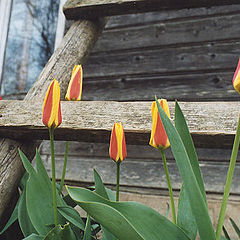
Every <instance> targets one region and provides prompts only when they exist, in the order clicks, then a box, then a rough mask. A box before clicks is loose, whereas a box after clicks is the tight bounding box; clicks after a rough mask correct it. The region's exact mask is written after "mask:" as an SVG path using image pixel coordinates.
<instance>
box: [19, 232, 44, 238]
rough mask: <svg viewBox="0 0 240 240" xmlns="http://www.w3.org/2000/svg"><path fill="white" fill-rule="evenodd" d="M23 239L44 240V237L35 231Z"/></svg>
mask: <svg viewBox="0 0 240 240" xmlns="http://www.w3.org/2000/svg"><path fill="white" fill-rule="evenodd" d="M23 240H43V238H42V237H41V236H39V235H37V234H35V233H33V234H31V235H29V236H28V237H26V238H24V239H23Z"/></svg>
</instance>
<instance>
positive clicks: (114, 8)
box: [63, 0, 239, 19]
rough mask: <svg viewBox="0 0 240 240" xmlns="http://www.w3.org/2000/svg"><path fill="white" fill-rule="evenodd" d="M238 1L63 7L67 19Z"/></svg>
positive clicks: (107, 0)
mask: <svg viewBox="0 0 240 240" xmlns="http://www.w3.org/2000/svg"><path fill="white" fill-rule="evenodd" d="M237 3H239V1H238V0H218V1H210V0H191V1H189V0H182V1H180V2H179V1H178V0H121V1H119V0H68V1H67V2H66V4H65V5H64V7H63V12H64V14H65V16H66V18H67V19H83V18H96V17H100V16H112V15H121V14H129V13H139V12H147V11H160V10H169V9H171V10H176V9H183V8H196V7H211V6H220V5H231V4H237Z"/></svg>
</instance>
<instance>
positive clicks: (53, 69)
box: [0, 20, 106, 218]
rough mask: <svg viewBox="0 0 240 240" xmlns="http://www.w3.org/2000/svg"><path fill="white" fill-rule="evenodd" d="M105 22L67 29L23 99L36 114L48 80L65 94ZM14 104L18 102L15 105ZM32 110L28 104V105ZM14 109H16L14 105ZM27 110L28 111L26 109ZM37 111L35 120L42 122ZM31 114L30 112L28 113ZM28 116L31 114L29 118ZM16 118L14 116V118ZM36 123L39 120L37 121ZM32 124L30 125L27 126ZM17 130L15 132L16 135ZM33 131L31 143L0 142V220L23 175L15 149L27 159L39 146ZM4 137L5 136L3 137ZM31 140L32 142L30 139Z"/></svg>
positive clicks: (29, 134) (75, 25) (30, 157)
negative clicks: (35, 105) (55, 82)
mask: <svg viewBox="0 0 240 240" xmlns="http://www.w3.org/2000/svg"><path fill="white" fill-rule="evenodd" d="M105 22H106V20H95V21H78V22H76V23H75V24H73V26H72V27H71V28H70V30H69V31H68V33H67V34H66V36H65V38H64V39H63V41H62V43H61V44H60V47H59V48H58V49H57V51H55V53H54V54H53V56H52V57H51V59H50V60H49V62H48V64H47V65H46V67H45V68H44V69H43V71H42V73H41V74H40V76H39V78H38V80H37V81H36V83H35V84H34V85H33V87H32V88H31V90H30V91H29V93H28V94H27V96H26V98H25V100H32V101H33V102H35V103H38V104H39V109H38V111H40V112H41V110H40V109H41V105H42V101H43V99H44V96H45V93H46V90H47V88H48V85H49V83H50V81H51V80H52V79H53V78H56V79H57V80H59V81H60V82H61V91H62V95H61V96H63V95H64V93H65V92H66V88H67V85H68V81H69V80H70V79H69V78H70V76H71V71H72V68H73V66H74V65H75V64H81V63H83V62H84V61H85V59H86V57H87V56H88V55H89V53H90V51H91V49H92V47H93V45H94V43H95V42H96V40H97V38H98V36H99V34H100V33H101V31H102V29H103V27H104V25H105ZM22 103H23V105H28V101H23V102H22ZM15 104H17V102H15ZM28 106H29V107H31V104H30V105H28ZM16 107H17V106H16ZM29 110H30V109H29ZM40 112H39V115H38V117H39V118H40V119H41V114H40ZM31 114H32V115H34V114H33V112H32V113H31ZM31 114H30V115H31ZM15 118H18V117H16V115H15ZM38 120H39V119H38ZM30 125H31V124H30ZM18 131H19V129H16V132H18ZM32 134H33V132H31V131H29V132H28V136H29V137H28V140H31V142H24V141H23V139H22V140H21V142H18V141H13V140H8V139H2V140H1V144H0V203H1V204H0V218H1V217H2V214H3V212H4V209H5V207H6V206H7V203H8V202H9V201H10V199H11V196H12V194H14V191H15V190H16V188H17V185H18V183H19V180H20V178H21V176H22V174H23V172H24V170H23V166H22V163H21V160H20V157H19V155H18V148H21V149H22V150H23V151H24V152H25V153H26V155H27V156H28V157H29V159H32V158H33V156H34V151H35V147H36V146H38V143H37V142H35V141H34V140H35V139H36V138H34V136H33V138H31V136H32ZM5 137H8V135H7V134H6V135H5ZM33 139H34V140H33Z"/></svg>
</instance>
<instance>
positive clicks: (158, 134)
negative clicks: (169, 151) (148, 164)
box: [149, 99, 170, 149]
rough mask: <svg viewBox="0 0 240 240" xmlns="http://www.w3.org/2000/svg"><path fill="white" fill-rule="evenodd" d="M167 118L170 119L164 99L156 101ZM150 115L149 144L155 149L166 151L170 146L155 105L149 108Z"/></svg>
mask: <svg viewBox="0 0 240 240" xmlns="http://www.w3.org/2000/svg"><path fill="white" fill-rule="evenodd" d="M158 101H159V103H160V105H161V106H162V108H163V110H164V111H165V112H166V114H167V116H168V117H169V118H170V112H169V108H168V105H167V101H166V100H165V99H161V100H158ZM151 115H152V131H151V138H150V141H149V144H150V145H151V146H153V147H155V148H160V149H166V148H168V147H169V146H170V143H169V140H168V137H167V134H166V131H165V129H164V126H163V124H162V121H161V118H160V115H159V112H158V109H157V106H156V103H155V102H153V103H152V107H151Z"/></svg>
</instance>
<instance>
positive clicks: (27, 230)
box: [0, 61, 240, 240]
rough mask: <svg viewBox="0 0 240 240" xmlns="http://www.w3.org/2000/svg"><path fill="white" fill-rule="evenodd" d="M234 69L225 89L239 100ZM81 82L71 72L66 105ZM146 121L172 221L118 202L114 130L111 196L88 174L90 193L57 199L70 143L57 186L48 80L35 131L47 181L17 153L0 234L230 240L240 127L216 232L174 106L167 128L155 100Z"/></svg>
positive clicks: (115, 131) (117, 132) (119, 148)
mask: <svg viewBox="0 0 240 240" xmlns="http://www.w3.org/2000/svg"><path fill="white" fill-rule="evenodd" d="M239 69H240V61H239V64H238V67H237V69H236V72H235V74H234V77H233V86H234V88H235V89H236V91H237V92H238V93H240V72H239ZM82 80H83V72H82V67H81V66H80V65H77V66H75V67H74V69H73V72H72V77H71V80H70V83H69V87H68V90H67V94H66V97H65V98H66V100H69V101H79V100H81V94H82ZM149 111H150V109H149ZM151 115H152V131H151V137H150V142H149V144H150V145H151V146H153V147H155V148H157V149H159V151H160V152H161V156H162V160H163V165H164V171H165V174H166V181H167V185H168V189H169V196H170V209H171V212H172V221H171V220H169V219H168V218H167V217H165V216H163V215H161V214H160V213H159V212H157V211H155V210H153V209H152V208H150V207H148V206H146V205H143V204H140V203H138V202H121V201H119V185H120V177H121V174H120V167H121V163H122V162H123V161H124V160H125V159H126V157H127V147H126V141H125V135H124V129H123V125H122V123H121V122H116V123H114V125H113V128H112V132H111V137H110V147H109V156H110V158H111V159H112V160H113V161H115V162H116V189H115V191H113V190H111V189H109V188H107V187H105V186H104V183H103V181H102V179H101V177H100V175H99V173H98V172H97V171H96V170H93V175H94V186H92V187H89V188H82V187H74V186H68V185H67V186H65V188H66V191H65V193H63V187H64V178H65V173H66V166H67V156H68V147H69V144H70V143H69V142H66V154H65V159H64V164H63V171H62V178H61V182H60V184H58V183H57V182H56V175H55V153H54V131H55V129H56V128H57V127H58V126H59V125H60V124H61V122H62V116H61V104H60V87H59V83H58V81H57V80H55V79H54V80H53V81H52V82H51V84H50V86H49V88H48V91H47V93H46V97H45V100H44V103H43V117H42V122H43V124H44V125H46V127H47V128H48V129H49V136H50V144H51V166H52V179H50V178H49V176H48V174H47V171H46V169H45V167H44V164H43V162H42V160H41V156H40V154H39V152H38V150H36V157H35V159H36V160H35V161H36V169H34V167H33V165H32V164H31V162H30V161H29V160H28V159H27V157H26V156H25V155H24V153H23V152H22V151H21V149H19V154H20V156H21V159H22V162H23V165H24V167H25V169H26V173H25V175H24V176H23V178H22V180H21V183H20V186H19V189H20V192H21V195H20V198H19V200H18V202H17V205H16V207H15V209H14V211H13V213H12V216H11V218H10V219H9V221H8V223H7V224H6V226H5V227H4V229H3V230H2V232H1V233H0V234H2V233H3V232H4V231H5V230H6V229H7V228H8V227H9V226H11V225H12V224H13V223H14V222H15V221H18V222H19V225H20V228H21V231H22V233H23V235H24V237H25V238H24V239H26V240H55V239H67V240H82V239H84V240H92V239H102V240H117V239H118V240H166V239H169V240H175V239H176V240H195V239H196V238H197V236H199V238H200V239H201V240H220V239H222V240H224V239H230V237H229V234H228V233H227V230H226V229H225V228H224V226H223V222H224V217H225V211H226V207H227V202H228V197H229V194H230V187H231V183H232V177H233V173H234V167H235V163H236V159H237V153H238V149H239V140H240V122H238V126H237V131H236V135H235V140H234V145H233V149H232V155H231V159H230V165H229V170H228V174H227V180H226V184H225V189H224V194H223V199H222V205H221V210H220V213H219V219H218V224H217V228H216V229H214V227H213V224H212V221H211V219H210V216H209V209H208V205H207V198H206V192H205V189H204V182H203V178H202V174H201V171H200V167H199V163H198V157H197V154H196V151H195V147H194V144H193V141H192V138H191V135H190V132H189V129H188V126H187V124H186V120H185V118H184V115H183V112H182V110H181V108H180V105H179V103H178V102H177V101H176V102H175V114H174V123H172V121H171V120H170V112H169V108H168V104H167V100H165V99H157V97H155V101H154V102H153V103H152V108H151ZM116 120H117V121H121V119H116ZM168 147H170V148H171V151H172V153H173V156H174V158H175V160H176V164H177V167H178V170H179V173H180V175H181V178H182V187H181V191H180V194H179V198H178V206H177V209H176V206H175V204H174V197H173V192H172V186H171V181H170V176H169V172H168V167H167V159H166V156H165V149H166V148H168ZM126 161H127V160H126ZM66 192H67V194H66ZM77 205H78V206H80V207H81V208H82V209H83V210H85V212H86V213H87V216H86V217H81V216H80V214H79V212H78V211H77V210H76V209H75V207H76V206H77ZM230 221H231V223H232V225H233V226H234V228H235V230H236V232H237V234H239V236H240V231H239V228H238V227H237V224H236V223H235V222H234V221H233V220H232V219H231V220H230ZM222 230H223V231H222Z"/></svg>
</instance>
